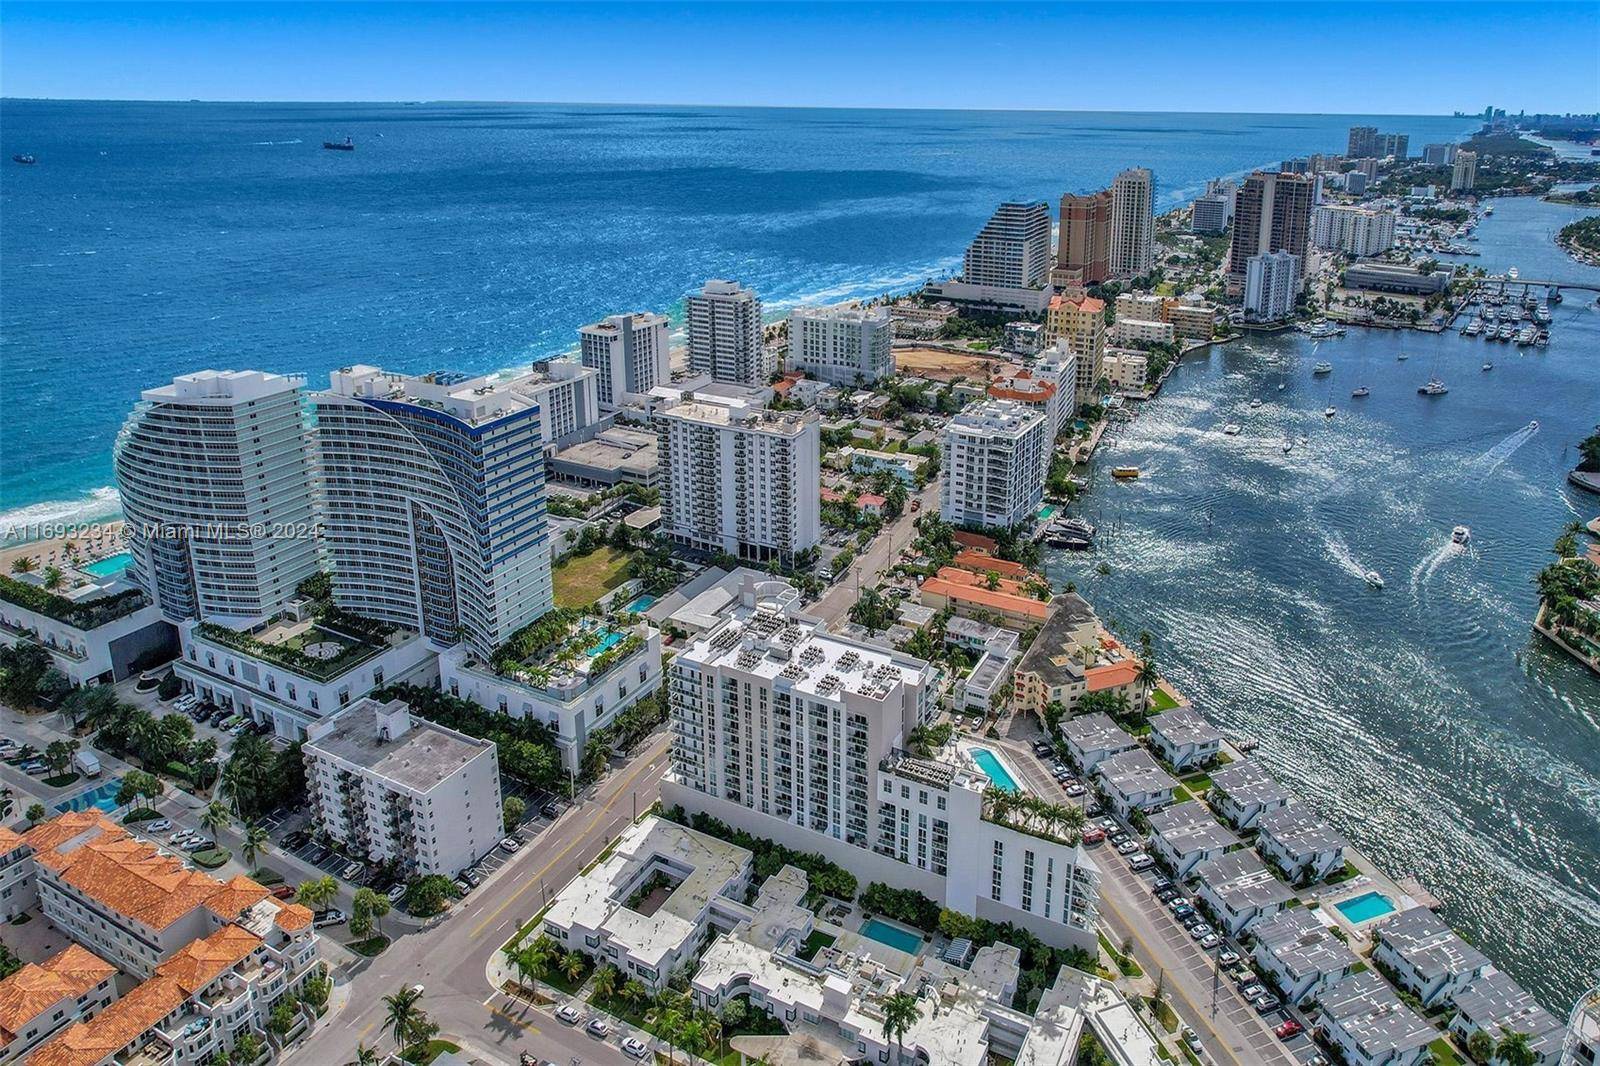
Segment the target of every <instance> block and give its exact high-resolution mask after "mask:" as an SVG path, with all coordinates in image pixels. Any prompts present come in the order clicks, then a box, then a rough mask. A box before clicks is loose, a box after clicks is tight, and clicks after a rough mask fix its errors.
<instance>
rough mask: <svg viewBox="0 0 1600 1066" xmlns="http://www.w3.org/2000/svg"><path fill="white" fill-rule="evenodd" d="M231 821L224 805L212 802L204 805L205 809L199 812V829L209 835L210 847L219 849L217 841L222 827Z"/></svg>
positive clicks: (219, 844)
mask: <svg viewBox="0 0 1600 1066" xmlns="http://www.w3.org/2000/svg"><path fill="white" fill-rule="evenodd" d="M230 820H231V818H230V815H229V812H228V808H227V805H226V804H223V803H220V802H218V801H217V800H212V801H211V802H210V803H208V804H206V809H205V810H203V811H201V812H200V827H201V828H202V829H204V830H205V831H206V832H208V833H210V834H211V846H212V847H220V846H221V841H220V839H219V836H220V834H221V833H222V827H223V826H225V825H227V824H228V822H229V821H230Z"/></svg>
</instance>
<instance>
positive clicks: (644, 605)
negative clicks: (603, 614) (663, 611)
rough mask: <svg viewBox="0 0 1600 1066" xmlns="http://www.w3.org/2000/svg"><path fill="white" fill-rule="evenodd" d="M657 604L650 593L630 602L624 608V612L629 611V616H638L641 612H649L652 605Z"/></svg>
mask: <svg viewBox="0 0 1600 1066" xmlns="http://www.w3.org/2000/svg"><path fill="white" fill-rule="evenodd" d="M655 602H656V597H654V596H652V595H650V594H649V593H648V592H645V593H641V594H640V595H638V596H635V597H634V598H633V599H631V600H629V601H628V606H626V607H624V608H623V610H624V611H627V612H628V613H629V614H638V613H639V612H641V611H648V610H649V609H650V606H651V604H653V603H655Z"/></svg>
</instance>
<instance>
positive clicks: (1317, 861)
mask: <svg viewBox="0 0 1600 1066" xmlns="http://www.w3.org/2000/svg"><path fill="white" fill-rule="evenodd" d="M1256 826H1257V828H1258V829H1260V830H1261V834H1260V835H1259V836H1258V837H1256V847H1257V848H1259V849H1260V851H1261V857H1262V858H1264V859H1266V860H1267V861H1268V862H1270V863H1272V864H1273V865H1274V866H1276V867H1277V868H1278V871H1279V872H1280V873H1282V874H1283V876H1285V877H1287V878H1289V879H1290V880H1291V881H1293V882H1295V883H1296V884H1307V885H1309V884H1314V883H1315V882H1317V881H1321V880H1322V879H1323V878H1325V877H1327V876H1329V875H1330V874H1333V873H1337V872H1338V871H1340V870H1342V869H1344V849H1345V839H1344V837H1343V836H1341V835H1339V833H1338V832H1337V831H1336V830H1335V829H1334V828H1333V827H1332V826H1330V825H1329V824H1328V823H1327V822H1324V821H1323V820H1322V819H1321V818H1319V817H1317V815H1316V813H1315V812H1313V811H1312V810H1311V809H1310V808H1309V807H1307V806H1306V805H1305V804H1303V803H1291V804H1289V805H1288V806H1287V807H1279V808H1277V809H1276V810H1271V811H1267V812H1266V813H1265V814H1263V815H1262V816H1261V818H1260V820H1259V821H1258V822H1257V823H1256Z"/></svg>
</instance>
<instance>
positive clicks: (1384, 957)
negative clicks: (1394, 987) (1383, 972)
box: [1372, 907, 1493, 1009]
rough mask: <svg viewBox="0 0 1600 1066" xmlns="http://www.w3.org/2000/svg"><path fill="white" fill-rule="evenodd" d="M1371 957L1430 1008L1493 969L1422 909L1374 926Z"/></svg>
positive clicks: (1479, 955) (1414, 909)
mask: <svg viewBox="0 0 1600 1066" xmlns="http://www.w3.org/2000/svg"><path fill="white" fill-rule="evenodd" d="M1373 939H1374V941H1376V946H1375V947H1374V948H1373V951H1372V959H1373V961H1374V962H1378V963H1381V964H1383V965H1384V966H1386V967H1388V969H1389V971H1390V972H1391V973H1393V974H1394V979H1395V981H1396V982H1397V983H1398V984H1399V985H1400V986H1401V987H1402V988H1404V989H1406V990H1407V991H1408V992H1411V993H1412V994H1413V995H1415V996H1416V997H1417V998H1418V999H1419V1000H1421V1001H1422V1005H1423V1006H1424V1007H1427V1008H1430V1009H1431V1008H1433V1007H1436V1006H1438V1005H1439V1004H1441V1003H1446V1002H1448V1001H1450V1000H1451V999H1452V998H1453V997H1454V996H1455V994H1456V993H1457V992H1459V991H1461V990H1462V989H1464V988H1466V987H1467V986H1468V985H1469V984H1471V983H1472V982H1473V981H1476V980H1477V979H1478V978H1480V977H1482V976H1483V975H1484V974H1485V973H1488V972H1489V971H1490V970H1491V969H1492V968H1493V963H1491V962H1490V961H1489V958H1488V956H1486V955H1484V953H1483V952H1481V951H1479V950H1478V949H1477V948H1475V947H1473V946H1472V945H1471V944H1469V943H1467V942H1466V941H1465V940H1462V939H1461V936H1460V934H1458V933H1457V932H1456V931H1455V930H1454V929H1451V928H1450V927H1449V926H1448V925H1446V924H1445V923H1444V919H1442V918H1440V917H1439V916H1438V915H1437V914H1434V913H1433V912H1432V911H1431V910H1429V909H1428V908H1426V907H1412V908H1411V909H1410V910H1407V911H1402V912H1401V913H1399V914H1397V915H1395V916H1394V917H1393V918H1390V919H1388V920H1387V921H1385V922H1383V923H1382V924H1380V925H1379V926H1378V927H1377V928H1376V930H1374V934H1373Z"/></svg>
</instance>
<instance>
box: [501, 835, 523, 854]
mask: <svg viewBox="0 0 1600 1066" xmlns="http://www.w3.org/2000/svg"><path fill="white" fill-rule="evenodd" d="M500 846H501V847H502V848H505V849H506V850H507V851H516V850H518V849H519V848H521V847H522V841H520V840H518V839H517V838H516V837H506V838H505V839H504V840H502V841H501V842H500Z"/></svg>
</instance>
